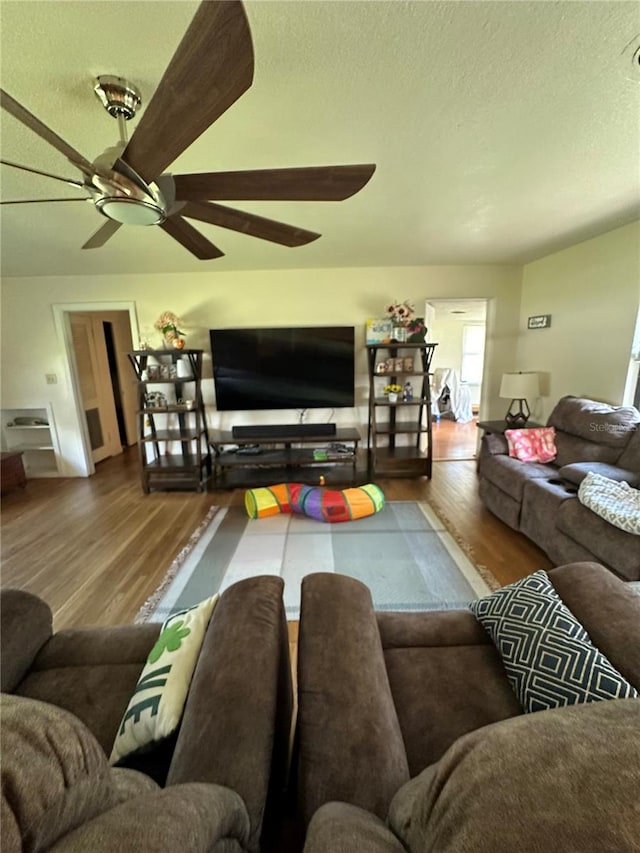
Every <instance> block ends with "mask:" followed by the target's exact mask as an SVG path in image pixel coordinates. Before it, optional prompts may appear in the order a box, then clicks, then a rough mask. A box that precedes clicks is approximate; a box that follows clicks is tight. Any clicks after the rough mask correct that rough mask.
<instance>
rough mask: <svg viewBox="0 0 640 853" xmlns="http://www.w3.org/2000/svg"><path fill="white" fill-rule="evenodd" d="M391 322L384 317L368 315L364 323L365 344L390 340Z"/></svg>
mask: <svg viewBox="0 0 640 853" xmlns="http://www.w3.org/2000/svg"><path fill="white" fill-rule="evenodd" d="M392 331H393V323H392V322H391V320H390V319H388V318H385V317H380V318H375V317H370V318H369V319H367V321H366V323H365V341H366V343H367V344H383V343H385V342H386V341H389V340H391V332H392Z"/></svg>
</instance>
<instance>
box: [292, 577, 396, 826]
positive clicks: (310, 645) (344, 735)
mask: <svg viewBox="0 0 640 853" xmlns="http://www.w3.org/2000/svg"><path fill="white" fill-rule="evenodd" d="M298 749H299V756H298V774H299V778H298V784H299V796H300V806H301V810H302V815H303V817H304V820H305V823H308V822H309V820H310V819H311V817H312V815H313V814H314V812H315V811H316V810H317V809H318V808H319V807H320V806H321V805H323V804H324V803H326V802H328V801H329V800H341V801H344V802H347V803H351V804H353V805H356V806H360V807H361V808H363V809H365V810H366V811H370V812H373V813H374V814H376V815H378V817H381V818H384V817H386V814H387V808H388V806H389V803H390V802H391V799H392V797H393V795H394V794H395V792H396V791H397V789H398V788H399V787H400V786H401V785H403V784H404V783H405V782H406V781H407V779H408V778H409V770H408V766H407V756H406V750H405V747H404V742H403V739H402V733H401V731H400V724H399V722H398V716H397V714H396V709H395V705H394V703H393V697H392V694H391V688H390V686H389V680H388V677H387V670H386V667H385V661H384V654H383V650H382V643H381V640H380V634H379V632H378V626H377V622H376V615H375V612H374V609H373V604H372V602H371V595H370V593H369V590H368V589H367V587H366V586H364V584H361V583H360V582H359V581H356V580H354V579H353V578H349V577H346V576H345V575H337V574H329V573H319V574H312V575H308V576H307V577H305V578H304V580H303V581H302V602H301V610H300V633H299V637H298Z"/></svg>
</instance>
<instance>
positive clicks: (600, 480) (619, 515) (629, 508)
mask: <svg viewBox="0 0 640 853" xmlns="http://www.w3.org/2000/svg"><path fill="white" fill-rule="evenodd" d="M578 500H579V501H580V503H581V504H582V505H583V506H587V507H589V509H591V510H593V512H595V513H596V515H599V516H600V518H604V520H605V521H608V522H609V523H610V524H613V525H614V526H615V527H618V528H619V529H620V530H625V531H626V532H627V533H633V534H634V535H635V536H638V535H640V491H638V489H632V488H631V486H630V485H629V484H628V483H620V482H617V481H616V480H610V479H609V478H608V477H603V476H602V475H601V474H594V473H593V472H590V473H589V474H587V476H586V477H585V478H584V480H583V481H582V483H580V489H579V490H578Z"/></svg>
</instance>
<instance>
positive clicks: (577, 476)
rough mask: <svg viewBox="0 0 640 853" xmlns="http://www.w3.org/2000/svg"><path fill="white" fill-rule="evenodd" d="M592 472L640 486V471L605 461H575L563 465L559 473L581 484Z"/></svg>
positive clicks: (576, 483)
mask: <svg viewBox="0 0 640 853" xmlns="http://www.w3.org/2000/svg"><path fill="white" fill-rule="evenodd" d="M590 472H592V473H594V474H601V475H602V476H603V477H608V478H609V479H610V480H616V481H617V482H620V483H629V485H630V486H640V473H638V472H637V471H631V470H629V469H628V468H620V467H618V465H607V464H606V463H604V462H574V463H573V464H571V465H563V466H562V468H561V469H560V470H559V471H558V474H559V476H560V477H562V479H563V480H567V481H568V482H569V483H573V484H574V485H576V486H579V485H580V483H581V482H582V481H583V480H584V478H585V477H586V476H587V474H589V473H590Z"/></svg>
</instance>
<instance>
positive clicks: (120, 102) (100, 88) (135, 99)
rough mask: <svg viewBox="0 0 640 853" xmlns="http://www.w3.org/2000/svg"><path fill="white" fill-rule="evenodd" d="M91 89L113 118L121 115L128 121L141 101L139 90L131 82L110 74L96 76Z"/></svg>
mask: <svg viewBox="0 0 640 853" xmlns="http://www.w3.org/2000/svg"><path fill="white" fill-rule="evenodd" d="M93 91H94V92H95V93H96V95H97V96H98V98H99V99H100V102H101V103H102V105H103V107H104V108H105V110H106V111H107V112H108V113H109V115H110V116H113V118H118V117H119V116H122V117H123V118H125V119H126V120H127V121H129V120H130V119H132V118H133V117H134V116H135V114H136V112H137V110H138V107H139V106H140V104H141V103H142V97H141V95H140V91H139V89H138V88H137V87H136V86H134V85H133V83H130V82H129V81H128V80H125V79H124V77H115V76H113V75H112V74H101V75H100V77H97V78H96V85H95V86H94V87H93Z"/></svg>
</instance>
